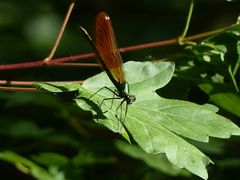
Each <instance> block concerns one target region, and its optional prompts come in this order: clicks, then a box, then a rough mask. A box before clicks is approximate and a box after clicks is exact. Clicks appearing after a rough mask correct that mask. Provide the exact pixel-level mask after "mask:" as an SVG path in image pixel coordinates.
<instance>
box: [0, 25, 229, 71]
mask: <svg viewBox="0 0 240 180" xmlns="http://www.w3.org/2000/svg"><path fill="white" fill-rule="evenodd" d="M226 28H227V27H225V28H221V29H217V30H214V31H209V32H205V33H201V34H197V35H193V36H188V37H186V38H184V41H194V40H198V39H202V38H204V37H208V36H210V35H213V34H216V33H219V32H222V31H224V30H225V29H226ZM176 43H177V39H169V40H166V41H157V42H151V43H144V44H140V45H134V46H128V47H124V48H120V52H122V53H125V52H130V51H137V50H141V49H147V48H154V47H160V46H166V45H172V44H176ZM93 57H95V53H93V52H92V53H85V54H80V55H75V56H69V57H64V58H57V59H52V60H51V61H49V62H48V64H45V63H44V61H43V60H40V61H32V62H24V63H16V64H4V65H0V71H5V70H13V69H25V68H34V67H42V66H44V65H49V66H51V63H53V64H54V63H55V64H56V63H64V62H72V61H76V60H86V59H89V58H93ZM93 66H94V65H93Z"/></svg>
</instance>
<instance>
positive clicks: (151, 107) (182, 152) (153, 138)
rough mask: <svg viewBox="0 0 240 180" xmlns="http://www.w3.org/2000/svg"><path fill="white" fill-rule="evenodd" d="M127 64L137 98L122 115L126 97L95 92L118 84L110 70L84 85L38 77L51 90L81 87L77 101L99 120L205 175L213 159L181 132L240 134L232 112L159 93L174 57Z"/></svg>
mask: <svg viewBox="0 0 240 180" xmlns="http://www.w3.org/2000/svg"><path fill="white" fill-rule="evenodd" d="M124 67H125V72H126V78H127V79H128V80H129V81H128V82H129V85H130V91H131V93H132V94H134V95H135V96H136V102H134V103H133V104H132V105H129V107H128V112H127V114H126V117H125V118H124V119H119V118H118V117H123V116H121V114H120V115H118V114H116V113H118V112H116V109H117V108H118V106H119V104H120V103H121V101H122V100H114V101H113V102H112V101H109V100H106V101H104V103H103V104H102V105H101V106H100V105H99V104H101V102H102V101H103V99H106V98H109V97H110V98H111V97H112V95H111V93H112V92H111V91H109V90H107V89H106V91H104V90H102V91H99V92H98V93H96V94H95V92H96V91H97V90H98V89H100V88H101V87H104V86H105V87H110V88H111V87H113V84H112V83H111V81H110V80H109V79H108V77H107V75H106V74H105V73H101V74H99V75H96V76H94V77H92V78H90V79H89V80H86V81H85V82H84V84H83V86H82V87H80V86H76V85H75V84H69V83H68V84H66V85H64V84H63V83H62V84H60V83H52V85H51V84H47V85H46V84H44V83H43V84H42V83H39V84H37V86H40V87H41V88H44V89H46V90H48V91H51V92H59V91H62V89H64V90H67V91H71V90H78V91H79V95H78V96H77V97H76V98H75V102H76V103H77V105H78V106H79V107H80V108H81V109H84V110H87V111H91V112H92V114H93V118H94V120H95V121H96V122H98V123H100V124H102V125H104V126H106V127H107V128H109V129H110V130H112V131H113V132H119V133H121V134H122V135H123V136H124V137H125V138H126V139H127V140H129V139H130V138H129V137H132V138H133V139H134V141H135V142H136V143H137V144H138V145H139V146H140V147H141V148H142V149H143V150H145V151H146V152H147V153H151V154H159V153H165V154H166V157H167V158H168V160H169V161H170V162H171V163H173V164H174V165H175V166H177V167H178V168H186V169H187V170H189V171H191V172H192V173H194V174H197V175H198V176H200V177H202V178H204V179H206V178H207V172H206V169H205V166H206V165H208V164H209V163H210V162H211V161H210V159H209V158H208V157H207V156H206V155H204V154H203V153H202V152H201V151H199V150H198V149H197V148H196V147H194V146H192V145H191V144H189V143H188V142H187V141H186V140H185V139H183V138H182V137H186V138H189V139H193V140H197V141H202V142H208V140H209V136H212V137H218V138H229V137H230V136H231V135H240V129H239V128H238V127H237V126H236V125H235V124H233V123H232V122H231V121H229V120H228V119H227V118H224V117H222V116H219V115H217V114H215V113H216V112H217V111H218V109H217V108H216V107H215V106H213V105H197V104H194V103H191V102H186V101H180V100H171V99H165V98H161V97H159V96H158V95H157V94H156V93H155V90H157V89H158V88H161V87H163V86H164V85H166V83H167V82H168V81H169V80H170V78H171V76H172V74H173V70H174V65H173V64H172V63H168V62H161V61H155V62H154V63H151V62H143V63H139V62H128V63H126V64H125V66H124ZM131 72H137V73H136V75H135V74H133V73H131ZM138 73H139V74H138ZM109 92H110V93H109ZM110 107H112V108H110ZM125 110H126V109H125ZM120 113H122V112H120ZM123 114H124V113H123Z"/></svg>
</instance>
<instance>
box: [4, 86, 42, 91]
mask: <svg viewBox="0 0 240 180" xmlns="http://www.w3.org/2000/svg"><path fill="white" fill-rule="evenodd" d="M0 90H4V91H18V92H19V91H22V92H38V91H39V89H37V88H24V87H3V86H0Z"/></svg>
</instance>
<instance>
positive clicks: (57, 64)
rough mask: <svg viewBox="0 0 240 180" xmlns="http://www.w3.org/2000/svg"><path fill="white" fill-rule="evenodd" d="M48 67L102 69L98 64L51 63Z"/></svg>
mask: <svg viewBox="0 0 240 180" xmlns="http://www.w3.org/2000/svg"><path fill="white" fill-rule="evenodd" d="M48 66H60V67H62V66H63V67H64V66H65V67H101V65H100V64H97V63H50V64H49V65H48Z"/></svg>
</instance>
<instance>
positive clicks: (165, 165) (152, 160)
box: [116, 141, 190, 176]
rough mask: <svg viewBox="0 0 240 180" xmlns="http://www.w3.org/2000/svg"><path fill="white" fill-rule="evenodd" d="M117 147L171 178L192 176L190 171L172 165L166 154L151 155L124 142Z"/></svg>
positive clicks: (117, 144) (117, 143)
mask: <svg viewBox="0 0 240 180" xmlns="http://www.w3.org/2000/svg"><path fill="white" fill-rule="evenodd" d="M116 146H117V148H118V149H119V150H120V151H121V152H123V153H125V154H127V155H129V156H131V157H133V158H135V159H139V160H142V161H144V162H145V163H146V164H147V165H149V166H150V167H152V168H154V169H157V170H159V171H162V172H164V173H166V174H168V175H170V176H177V175H179V174H181V175H184V176H190V173H189V172H188V171H185V170H183V169H180V168H178V167H177V166H174V165H172V164H171V163H170V162H169V161H168V159H167V158H166V156H165V155H164V154H149V153H146V152H145V151H143V150H142V149H140V148H139V147H138V146H135V145H130V144H127V143H125V142H122V141H117V142H116Z"/></svg>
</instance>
